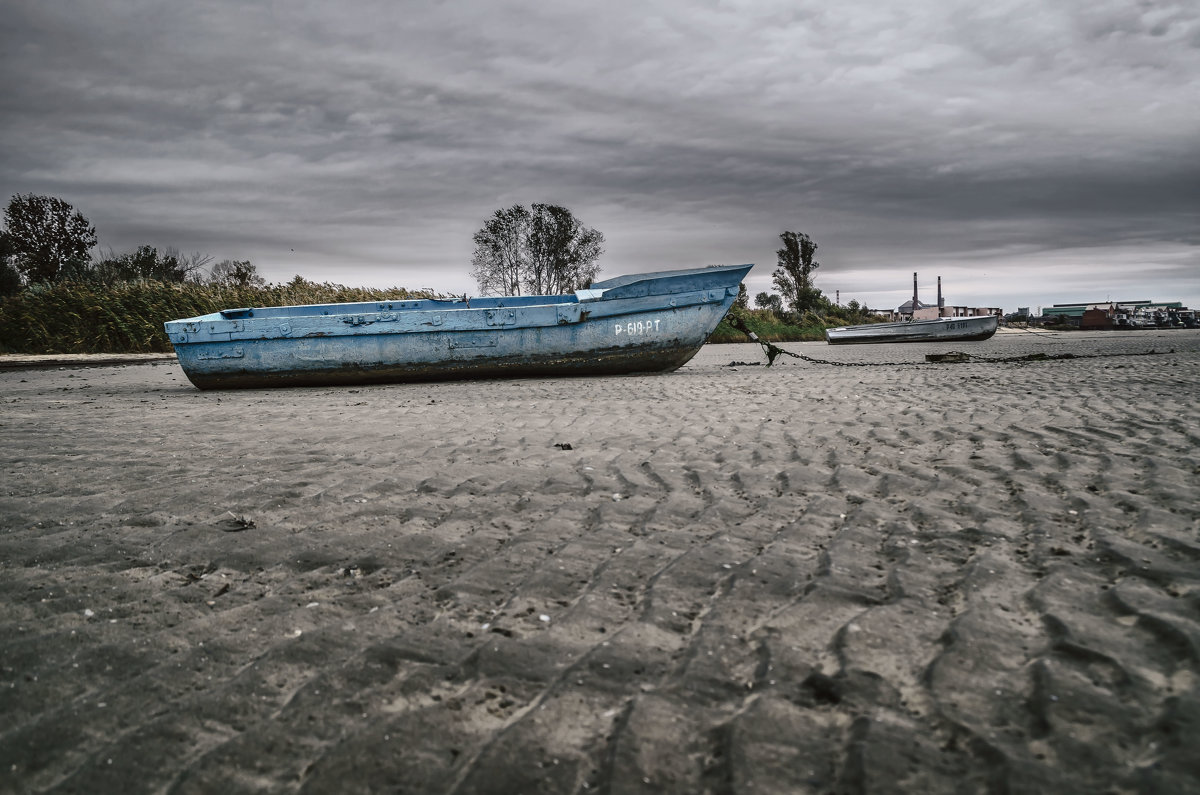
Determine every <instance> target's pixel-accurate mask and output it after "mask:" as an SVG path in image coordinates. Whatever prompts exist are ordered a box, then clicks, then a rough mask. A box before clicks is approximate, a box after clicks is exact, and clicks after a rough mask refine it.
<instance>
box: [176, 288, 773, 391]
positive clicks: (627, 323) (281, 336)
mask: <svg viewBox="0 0 1200 795" xmlns="http://www.w3.org/2000/svg"><path fill="white" fill-rule="evenodd" d="M751 267H752V266H750V265H729V266H719V267H711V268H693V269H690V270H678V271H662V272H659V273H642V274H631V275H627V276H617V277H615V278H613V279H608V280H606V281H602V282H597V283H595V284H593V285H592V286H591V288H590V289H587V290H577V291H576V292H575V293H574V294H570V295H552V296H547V295H526V296H514V297H501V298H465V297H464V298H453V299H421V300H402V301H377V302H366V303H348V304H316V305H311V306H277V307H266V308H257V307H256V308H244V309H225V310H222V311H220V312H214V313H213V314H210V315H202V316H200V317H192V318H186V319H183V320H172V321H169V322H167V323H166V324H165V326H166V330H167V336H168V337H169V338H170V340H171V343H172V344H173V345H174V346H175V352H176V354H177V355H178V358H179V364H180V366H181V367H183V371H184V373H186V374H187V377H188V379H189V380H191V382H192V383H193V384H195V385H196V386H197V387H199V388H201V389H227V388H246V387H272V386H310V385H328V384H361V383H381V382H390V381H422V380H437V379H453V378H511V377H519V376H564V375H607V374H621V373H635V372H667V371H670V370H674V369H676V368H677V367H679V366H680V365H682V364H683V363H684V362H686V361H687V360H688V359H691V358H692V356H694V355H695V354H696V351H697V350H699V349H700V346H701V345H703V344H704V340H705V339H706V338H707V337H708V335H709V334H711V333H712V330H713V329H714V328H716V326H717V324H718V323H720V322H721V318H722V317H724V316H725V313H726V312H728V311H729V307H730V305H731V304H732V303H733V301H734V299H735V298H737V294H738V284H739V283H740V282H741V281H742V279H743V278H744V277H745V275H746V273H747V272H748V271H749V270H750V268H751Z"/></svg>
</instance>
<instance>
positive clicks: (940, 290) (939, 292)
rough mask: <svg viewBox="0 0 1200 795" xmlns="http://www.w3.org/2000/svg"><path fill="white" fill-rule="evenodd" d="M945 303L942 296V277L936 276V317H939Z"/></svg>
mask: <svg viewBox="0 0 1200 795" xmlns="http://www.w3.org/2000/svg"><path fill="white" fill-rule="evenodd" d="M945 305H946V301H945V299H943V298H942V277H941V276H939V277H938V317H941V314H942V307H944V306H945Z"/></svg>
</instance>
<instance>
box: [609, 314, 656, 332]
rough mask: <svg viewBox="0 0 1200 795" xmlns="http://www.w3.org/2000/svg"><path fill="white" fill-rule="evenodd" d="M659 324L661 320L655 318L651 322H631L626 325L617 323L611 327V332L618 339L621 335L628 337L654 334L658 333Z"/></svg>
mask: <svg viewBox="0 0 1200 795" xmlns="http://www.w3.org/2000/svg"><path fill="white" fill-rule="evenodd" d="M661 322H662V320H661V319H660V318H657V317H656V318H653V319H652V320H631V321H629V322H628V323H617V324H616V325H615V326H613V332H614V333H615V334H616V336H618V337H619V336H621V335H622V334H624V335H626V336H629V337H632V336H635V335H638V334H654V333H655V332H657V331H658V324H659V323H661Z"/></svg>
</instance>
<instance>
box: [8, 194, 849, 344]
mask: <svg viewBox="0 0 1200 795" xmlns="http://www.w3.org/2000/svg"><path fill="white" fill-rule="evenodd" d="M4 221H5V228H4V229H3V230H0V295H12V294H14V293H16V292H18V291H19V290H21V289H22V288H23V287H26V286H29V285H33V284H55V283H59V282H68V281H70V282H90V283H98V284H110V285H111V284H122V283H127V282H137V281H155V282H163V283H168V284H170V283H188V282H190V283H197V284H211V285H227V286H235V287H263V286H265V284H266V282H265V280H264V279H263V278H262V277H261V276H260V275H259V274H258V271H257V269H256V268H255V267H254V265H252V264H251V263H250V262H249V261H248V260H224V261H221V262H218V263H216V264H213V265H211V266H210V262H211V257H208V256H205V255H201V254H192V255H183V254H181V253H180V252H178V251H176V250H174V249H170V248H168V249H165V250H163V251H159V250H158V249H157V248H155V247H154V246H149V245H142V246H138V247H137V248H136V249H135V250H133V251H130V252H125V253H116V252H113V251H111V250H110V251H109V252H108V253H107V254H104V255H100V256H95V255H93V254H92V251H93V249H94V248H95V247H96V245H97V237H96V228H95V226H93V225H92V224H91V223H90V222H89V221H88V220H87V219H86V218H85V217H84V216H83V215H82V214H81V213H80V212H78V211H77V210H76V209H75V208H74V207H72V206H71V205H70V204H68V203H67V202H65V201H63V200H62V199H58V198H55V197H52V196H38V195H34V194H25V195H21V194H18V195H15V196H13V197H12V199H11V200H10V201H9V203H8V206H7V207H6V208H5V210H4ZM779 238H780V241H781V247H780V248H779V249H778V250H777V251H776V256H777V267H776V269H775V271H774V272H773V274H772V284H773V286H774V287H775V290H776V291H777V292H775V293H768V292H760V293H758V294H757V295H756V296H755V297H754V305H755V307H756V308H757V310H758V311H759V312H765V313H768V314H770V315H773V316H774V317H775V319H776V320H778V321H780V322H782V323H783V324H785V325H789V326H797V327H800V326H816V325H821V324H823V323H826V322H828V321H834V322H839V323H840V322H862V321H864V320H866V319H867V314H868V312H867V310H866V308H865V307H861V306H859V305H858V303H857V302H855V301H850V302H849V304H848V305H847V306H845V307H842V306H837V305H835V304H833V303H832V302H831V301H829V299H828V298H826V297H825V296H824V295H823V294H822V292H821V290H819V289H818V288H817V287H816V284H815V275H816V271H817V269H818V268H820V263H818V262H817V261H816V260H815V259H814V255H815V253H816V251H817V244H816V243H815V242H814V241H813V240H812V238H810V237H809V236H808V235H807V234H803V233H797V232H792V231H785V232H782V233H781V234H780V235H779ZM473 240H474V243H475V249H474V253H473V255H472V259H471V275H472V276H473V278H474V279H475V281H476V283H477V284H478V286H479V290H480V292H482V293H483V294H484V295H557V294H564V293H570V292H573V291H574V290H578V289H582V288H586V287H588V286H590V285H591V284H592V282H593V281H595V278H596V276H597V275H598V273H599V271H600V266H599V264H598V260H599V258H600V256H601V255H602V254H603V253H604V242H605V238H604V235H603V234H602V233H601V232H599V231H597V230H596V229H593V228H591V227H588V226H585V225H584V224H583V222H582V221H581V220H580V219H579V218H577V217H576V216H575V215H574V213H572V212H571V211H570V210H569V209H567V208H566V207H562V206H559V205H555V204H538V203H535V204H532V205H530V206H529V207H525V206H524V205H520V204H514V205H513V206H511V207H506V208H502V209H499V210H496V211H495V212H494V213H493V214H492V216H491V217H490V218H488V219H487V220H486V221H485V222H484V224H483V226H482V227H481V228H480V229H479V231H477V232H476V233H475V234H474V237H473ZM741 292H742V294H741V295H740V296H739V299H738V302H737V305H736V306H737V310H740V311H746V310H748V309H749V297H748V295H746V291H745V285H742V291H741ZM737 310H735V311H737Z"/></svg>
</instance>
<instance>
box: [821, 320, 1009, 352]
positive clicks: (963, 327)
mask: <svg viewBox="0 0 1200 795" xmlns="http://www.w3.org/2000/svg"><path fill="white" fill-rule="evenodd" d="M999 322H1000V319H999V318H998V317H996V316H995V315H979V316H977V317H939V318H937V319H935V320H906V321H903V322H900V323H868V324H867V325H865V326H842V327H840V328H831V329H826V330H825V339H826V341H828V342H829V344H830V345H849V344H853V343H869V342H960V341H961V342H969V341H971V340H986V339H988V338H989V337H991V336H992V335H993V334H995V333H996V327H997V326H998V325H999Z"/></svg>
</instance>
